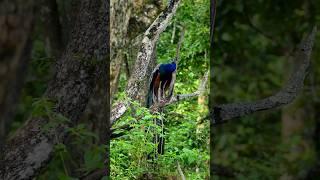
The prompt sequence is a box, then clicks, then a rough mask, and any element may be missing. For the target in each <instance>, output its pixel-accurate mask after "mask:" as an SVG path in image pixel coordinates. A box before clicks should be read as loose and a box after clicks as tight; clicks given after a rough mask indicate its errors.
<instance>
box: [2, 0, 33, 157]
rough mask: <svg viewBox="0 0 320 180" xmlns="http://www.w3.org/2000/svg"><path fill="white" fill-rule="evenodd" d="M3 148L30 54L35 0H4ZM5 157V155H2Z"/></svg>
mask: <svg viewBox="0 0 320 180" xmlns="http://www.w3.org/2000/svg"><path fill="white" fill-rule="evenodd" d="M0 12H1V14H0V149H1V147H2V144H3V143H4V141H5V137H6V134H7V133H8V130H9V126H10V122H11V121H12V119H13V117H14V111H15V107H16V104H17V102H18V100H19V96H20V92H21V89H22V87H23V82H24V77H25V74H26V72H27V64H28V60H29V57H30V51H31V41H30V34H31V32H32V27H33V19H34V18H33V17H34V14H33V12H34V2H33V1H29V2H24V1H22V0H12V1H9V0H5V1H2V2H0ZM0 157H1V156H0Z"/></svg>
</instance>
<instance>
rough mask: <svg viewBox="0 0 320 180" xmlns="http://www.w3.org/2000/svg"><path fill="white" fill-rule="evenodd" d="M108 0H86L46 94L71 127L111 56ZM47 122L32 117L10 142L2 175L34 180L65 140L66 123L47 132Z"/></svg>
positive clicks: (2, 161) (4, 177)
mask: <svg viewBox="0 0 320 180" xmlns="http://www.w3.org/2000/svg"><path fill="white" fill-rule="evenodd" d="M107 3H108V2H107V1H103V0H85V1H82V3H81V11H80V12H81V13H80V16H79V17H78V21H77V22H76V25H75V28H74V29H73V31H72V37H71V40H70V42H69V44H68V45H67V47H66V50H65V51H64V54H63V55H62V56H61V58H59V60H58V61H57V64H56V71H57V73H56V74H55V77H54V78H53V80H52V81H51V83H50V84H49V87H48V89H47V91H46V93H45V97H48V98H49V99H53V100H54V101H55V102H56V105H55V111H56V113H59V114H62V115H64V116H65V117H67V118H68V119H70V121H71V125H72V124H73V123H76V121H77V120H78V119H79V117H80V115H81V114H82V112H83V111H84V109H85V107H86V105H87V102H88V99H89V97H90V96H91V94H92V91H93V88H94V84H95V83H96V82H97V80H98V77H99V76H101V72H102V71H101V67H104V66H102V65H103V64H104V63H105V61H106V60H107V57H108V49H109V46H108V43H107V40H108V33H109V32H108V24H109V21H108V13H109V8H108V4H107ZM47 122H48V118H46V117H42V118H34V117H31V118H30V119H29V120H28V121H27V122H26V124H25V125H24V126H23V127H22V128H21V129H19V130H18V131H17V132H16V134H15V135H14V136H13V137H12V138H11V139H10V140H9V141H8V143H7V144H6V146H5V148H4V153H3V154H4V156H3V159H2V160H1V163H0V164H1V165H2V167H1V169H0V177H1V178H2V179H6V180H7V179H8V180H11V179H32V178H33V177H35V176H36V175H37V173H39V170H40V169H41V168H42V167H43V166H44V165H46V163H47V162H48V161H49V160H50V157H51V154H52V152H53V147H54V145H55V144H56V143H58V142H63V139H64V137H65V134H66V133H65V128H66V127H67V125H66V124H60V125H59V126H58V127H54V128H52V129H51V130H50V132H49V133H45V132H44V131H42V129H41V127H43V125H45V124H46V123H47Z"/></svg>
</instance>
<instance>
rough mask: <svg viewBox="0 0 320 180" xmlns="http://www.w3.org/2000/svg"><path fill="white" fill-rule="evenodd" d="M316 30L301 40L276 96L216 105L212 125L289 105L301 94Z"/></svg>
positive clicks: (212, 111) (212, 115)
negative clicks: (290, 70)
mask: <svg viewBox="0 0 320 180" xmlns="http://www.w3.org/2000/svg"><path fill="white" fill-rule="evenodd" d="M316 31H317V30H316V28H314V29H313V30H312V32H311V33H310V34H309V35H308V37H307V38H306V39H305V40H303V41H302V42H301V43H300V45H299V47H298V48H297V49H296V50H295V55H294V61H295V67H294V70H293V73H292V74H291V77H290V79H289V80H288V82H287V84H286V85H285V86H284V87H283V89H281V90H280V91H279V92H277V93H276V94H274V95H272V96H270V97H267V98H264V99H261V100H257V101H254V102H242V103H241V102H240V103H231V104H222V105H216V106H214V107H213V108H212V109H211V118H212V123H213V124H218V123H223V122H226V121H228V120H230V119H234V118H237V117H242V116H245V115H248V114H251V113H254V112H256V111H263V110H268V109H273V108H278V107H281V106H283V105H286V104H289V103H291V102H292V101H293V100H294V99H295V98H296V97H297V95H298V94H299V93H300V92H301V90H302V89H303V85H304V79H305V77H306V75H307V74H308V68H309V65H310V55H311V52H312V47H313V43H314V39H315V34H316Z"/></svg>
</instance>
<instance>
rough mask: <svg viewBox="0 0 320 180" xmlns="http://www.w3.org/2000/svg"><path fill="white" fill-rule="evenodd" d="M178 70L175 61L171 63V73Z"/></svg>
mask: <svg viewBox="0 0 320 180" xmlns="http://www.w3.org/2000/svg"><path fill="white" fill-rule="evenodd" d="M176 69H177V64H176V62H175V61H173V62H172V63H171V71H172V72H173V71H175V70H176Z"/></svg>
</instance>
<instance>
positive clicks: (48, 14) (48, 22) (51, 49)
mask: <svg viewBox="0 0 320 180" xmlns="http://www.w3.org/2000/svg"><path fill="white" fill-rule="evenodd" d="M41 5H42V6H41V7H40V15H41V20H42V22H43V25H44V34H45V44H46V50H47V54H48V55H49V56H53V57H56V58H57V57H59V55H60V53H61V50H62V49H63V43H62V29H61V23H60V20H59V18H60V15H59V11H58V5H57V2H56V0H42V2H41Z"/></svg>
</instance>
